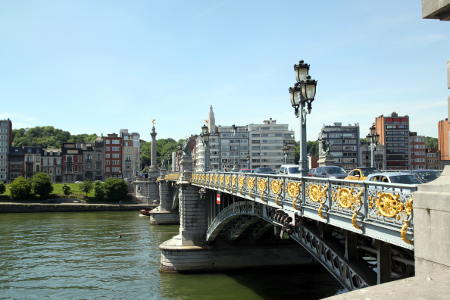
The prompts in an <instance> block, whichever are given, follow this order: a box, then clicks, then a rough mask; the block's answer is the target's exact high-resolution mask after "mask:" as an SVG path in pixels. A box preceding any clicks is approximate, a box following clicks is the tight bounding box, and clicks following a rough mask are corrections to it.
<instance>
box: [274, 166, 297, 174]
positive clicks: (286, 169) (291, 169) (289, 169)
mask: <svg viewBox="0 0 450 300" xmlns="http://www.w3.org/2000/svg"><path fill="white" fill-rule="evenodd" d="M278 173H279V174H282V175H293V176H301V174H300V169H299V168H298V165H281V167H280V170H278Z"/></svg>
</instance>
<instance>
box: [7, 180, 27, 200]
mask: <svg viewBox="0 0 450 300" xmlns="http://www.w3.org/2000/svg"><path fill="white" fill-rule="evenodd" d="M31 188H32V186H31V182H30V181H29V180H27V179H25V178H24V177H22V176H19V177H17V178H16V179H14V181H13V182H12V183H11V184H10V185H9V191H10V193H11V198H12V199H13V200H27V199H30V198H31Z"/></svg>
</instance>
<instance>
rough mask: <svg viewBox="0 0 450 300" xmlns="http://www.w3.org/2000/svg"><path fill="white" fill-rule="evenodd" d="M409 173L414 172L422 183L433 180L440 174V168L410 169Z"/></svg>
mask: <svg viewBox="0 0 450 300" xmlns="http://www.w3.org/2000/svg"><path fill="white" fill-rule="evenodd" d="M411 173H413V174H416V175H417V176H418V177H419V178H420V180H422V182H423V183H427V182H430V181H433V180H435V179H436V178H438V177H439V176H441V173H442V171H441V170H412V171H411Z"/></svg>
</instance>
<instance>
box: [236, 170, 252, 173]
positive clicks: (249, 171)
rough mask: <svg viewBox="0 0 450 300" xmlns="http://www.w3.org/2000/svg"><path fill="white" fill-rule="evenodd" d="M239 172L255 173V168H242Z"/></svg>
mask: <svg viewBox="0 0 450 300" xmlns="http://www.w3.org/2000/svg"><path fill="white" fill-rule="evenodd" d="M239 173H255V170H254V169H240V170H239Z"/></svg>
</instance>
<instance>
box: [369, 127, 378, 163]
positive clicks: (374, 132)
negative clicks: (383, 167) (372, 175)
mask: <svg viewBox="0 0 450 300" xmlns="http://www.w3.org/2000/svg"><path fill="white" fill-rule="evenodd" d="M369 130H370V133H369V134H368V135H367V139H368V140H369V141H370V167H371V168H373V167H374V162H375V157H374V150H375V145H377V144H378V140H379V138H380V135H378V134H377V130H376V129H375V124H373V125H372V126H371V127H370V128H369Z"/></svg>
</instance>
